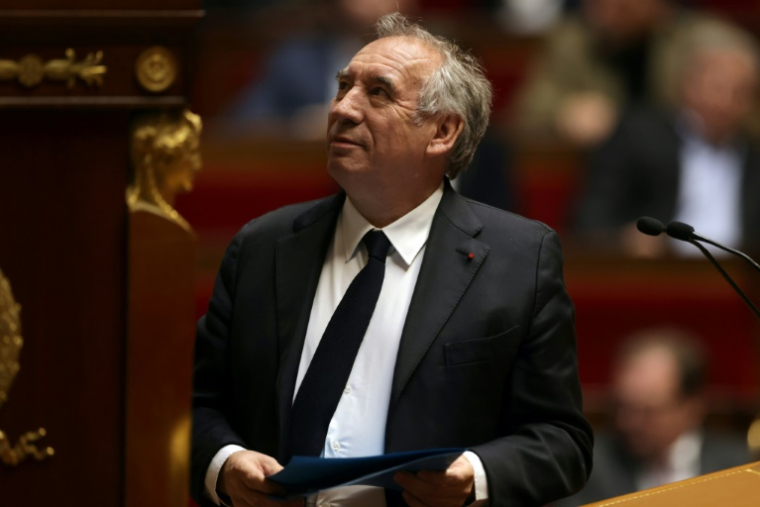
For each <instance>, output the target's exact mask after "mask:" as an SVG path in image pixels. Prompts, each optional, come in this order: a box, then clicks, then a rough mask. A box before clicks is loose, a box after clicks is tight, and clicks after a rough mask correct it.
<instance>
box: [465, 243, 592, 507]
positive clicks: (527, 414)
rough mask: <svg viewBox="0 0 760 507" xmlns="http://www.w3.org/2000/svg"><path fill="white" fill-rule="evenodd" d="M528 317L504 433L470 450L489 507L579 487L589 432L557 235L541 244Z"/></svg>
mask: <svg viewBox="0 0 760 507" xmlns="http://www.w3.org/2000/svg"><path fill="white" fill-rule="evenodd" d="M535 276H536V284H535V287H536V292H535V299H534V304H533V314H532V317H531V322H530V328H529V330H528V333H527V336H526V337H525V339H524V340H523V342H522V344H521V346H520V350H519V352H518V357H517V360H516V362H515V368H514V371H513V374H512V376H511V378H510V379H509V381H508V382H509V384H510V385H507V386H506V389H505V390H504V392H505V393H506V394H505V399H504V401H503V403H504V406H503V410H502V413H503V414H504V421H503V423H502V424H503V427H502V434H504V435H506V436H505V437H503V438H500V439H497V440H495V441H492V442H489V443H487V444H484V445H480V446H476V447H474V448H473V449H472V450H473V451H474V452H475V453H477V454H478V455H479V456H480V458H481V460H482V461H483V464H484V467H485V469H486V474H487V477H488V489H489V495H488V496H489V505H490V506H492V507H496V506H534V505H544V504H546V503H548V502H550V501H553V500H557V499H559V498H562V497H565V496H568V495H570V494H572V493H574V492H576V491H578V490H580V489H581V488H582V487H583V485H584V484H585V482H586V480H587V478H588V476H589V474H590V473H591V465H592V463H591V455H592V446H593V434H592V431H591V427H590V426H589V424H588V422H587V421H586V419H585V418H584V417H583V413H582V400H581V390H580V381H579V378H578V359H577V351H576V340H575V330H574V319H575V311H574V308H573V303H572V301H571V300H570V298H569V296H568V295H567V292H566V291H565V286H564V280H563V273H562V251H561V247H560V244H559V240H558V238H557V235H556V234H555V233H554V232H548V233H547V234H546V235H545V236H544V237H543V239H542V241H541V246H540V249H539V255H538V260H537V265H536V272H535Z"/></svg>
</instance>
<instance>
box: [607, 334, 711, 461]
mask: <svg viewBox="0 0 760 507" xmlns="http://www.w3.org/2000/svg"><path fill="white" fill-rule="evenodd" d="M678 382H679V375H678V366H677V364H676V361H675V358H674V357H673V354H672V353H671V352H670V351H669V350H668V349H666V348H664V347H657V348H650V349H646V350H643V351H641V352H639V353H638V354H636V355H635V356H633V357H630V358H628V359H627V360H625V361H624V363H623V364H622V365H621V366H620V368H619V370H618V372H617V374H616V375H615V379H614V391H615V397H616V402H617V411H616V414H615V425H616V427H617V430H618V431H619V433H620V435H621V437H622V438H623V441H624V442H625V444H626V446H627V447H628V449H629V450H630V451H631V452H632V453H633V454H634V455H637V456H639V457H640V458H642V459H647V460H652V459H653V460H657V459H662V458H663V457H664V455H665V453H666V452H667V451H668V449H669V447H670V446H671V445H672V444H673V442H675V440H676V439H677V438H678V437H679V436H680V435H681V434H683V433H685V432H687V431H689V430H691V429H693V428H694V427H696V426H697V425H698V424H699V422H700V420H699V418H700V412H699V407H698V406H697V405H698V402H697V401H696V400H691V399H685V398H683V397H682V396H681V395H680V393H679V388H678Z"/></svg>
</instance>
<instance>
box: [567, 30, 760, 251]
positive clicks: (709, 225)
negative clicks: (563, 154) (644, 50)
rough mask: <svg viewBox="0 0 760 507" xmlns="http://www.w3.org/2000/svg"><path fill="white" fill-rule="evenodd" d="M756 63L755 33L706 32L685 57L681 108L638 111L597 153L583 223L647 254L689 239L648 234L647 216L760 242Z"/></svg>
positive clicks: (727, 239) (585, 229)
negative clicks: (644, 230) (753, 125)
mask: <svg viewBox="0 0 760 507" xmlns="http://www.w3.org/2000/svg"><path fill="white" fill-rule="evenodd" d="M758 65H759V64H758V49H757V47H756V44H755V41H754V40H753V39H752V37H751V36H750V35H749V34H745V33H743V32H740V31H738V30H736V29H731V30H728V29H725V28H723V29H716V30H715V31H710V32H706V33H704V34H701V37H700V38H699V39H698V40H695V41H694V48H693V49H692V52H691V56H690V58H689V59H688V61H687V62H686V63H685V65H684V67H685V70H684V73H683V75H682V93H681V103H680V108H678V110H677V111H664V110H655V109H650V108H643V107H642V108H639V109H634V110H632V111H630V112H629V113H628V115H627V116H626V117H625V118H624V119H623V121H622V122H621V124H620V126H619V127H618V128H617V130H616V132H615V133H614V134H613V135H612V137H611V138H610V139H609V140H608V141H607V142H606V143H605V144H604V145H603V146H601V147H600V148H599V149H598V150H596V151H595V152H594V153H593V154H592V156H591V157H590V162H589V173H588V176H587V183H586V189H585V192H583V193H582V195H581V196H580V198H579V204H580V205H579V211H578V214H577V217H576V224H575V225H576V229H577V230H578V231H579V232H582V233H585V234H588V235H590V236H596V237H598V238H600V239H612V240H618V241H619V242H620V245H621V246H622V248H623V250H625V251H627V252H630V253H632V254H638V255H642V256H657V255H659V254H661V253H664V252H665V251H667V250H668V249H670V248H679V247H681V246H684V245H683V244H677V243H674V244H671V245H668V243H666V242H664V238H650V237H647V236H644V235H642V234H640V233H639V232H638V231H637V230H636V227H635V221H636V219H637V218H639V217H640V216H653V217H655V218H657V219H659V220H662V221H664V222H666V223H667V222H669V221H671V220H679V221H682V222H686V223H689V224H691V225H693V226H694V227H695V228H696V229H697V230H698V231H699V232H700V234H704V235H705V236H707V237H710V238H712V239H715V240H717V241H720V242H723V243H724V244H728V245H729V246H733V247H736V248H740V247H744V248H752V249H757V248H758V247H760V244H759V241H760V240H759V239H758V238H760V199H757V197H756V196H757V195H760V153H759V152H758V151H757V149H756V146H755V143H756V139H753V137H752V136H750V135H748V127H749V126H750V125H748V122H751V120H753V116H756V115H753V114H752V113H753V110H754V108H755V106H756V93H757V85H758V74H759V72H758ZM685 247H686V248H687V250H686V251H685V253H690V252H694V253H696V254H698V251H697V250H696V249H693V248H691V247H690V245H685Z"/></svg>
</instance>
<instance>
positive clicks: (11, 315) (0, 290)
mask: <svg viewBox="0 0 760 507" xmlns="http://www.w3.org/2000/svg"><path fill="white" fill-rule="evenodd" d="M23 346H24V338H23V337H22V336H21V305H19V304H18V303H17V302H16V300H15V299H14V298H13V292H12V291H11V284H10V282H9V281H8V279H7V278H6V277H5V275H3V271H2V270H0V408H2V406H3V404H5V402H6V401H7V400H8V392H9V391H10V390H11V386H12V385H13V381H14V380H16V375H18V372H19V370H20V369H21V366H20V365H19V355H20V354H21V348H22V347H23ZM45 435H46V431H45V428H40V429H39V430H37V431H29V432H27V433H25V434H24V435H23V436H22V437H21V438H20V439H19V441H18V443H17V444H16V445H13V446H12V445H11V443H10V441H9V440H8V438H7V437H6V436H5V433H3V432H2V431H0V462H2V463H4V464H6V465H11V466H16V465H18V464H19V463H21V462H22V461H24V459H26V458H27V457H32V458H34V459H37V460H43V459H45V458H48V457H50V456H53V455H54V454H55V451H54V450H53V448H52V447H46V448H44V449H38V448H37V446H36V445H35V442H37V441H38V440H40V439H41V438H42V437H44V436H45Z"/></svg>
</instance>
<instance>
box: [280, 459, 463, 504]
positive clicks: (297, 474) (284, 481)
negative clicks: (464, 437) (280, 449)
mask: <svg viewBox="0 0 760 507" xmlns="http://www.w3.org/2000/svg"><path fill="white" fill-rule="evenodd" d="M464 451H465V450H464V449H428V450H424V451H409V452H398V453H393V454H382V455H380V456H368V457H365V458H314V457H306V456H294V457H293V459H291V460H290V461H289V462H288V464H287V466H285V468H283V469H282V470H280V471H279V472H278V473H276V474H274V475H272V476H270V477H269V478H268V479H269V480H270V481H272V482H274V483H276V484H279V485H280V486H282V487H283V488H284V490H285V492H286V498H295V497H301V496H308V495H310V494H312V493H316V492H318V491H324V490H326V489H332V488H337V487H341V486H354V485H364V486H377V487H380V488H387V489H394V490H396V491H400V490H401V488H400V487H399V486H398V484H396V482H395V481H394V480H393V476H394V475H395V474H396V473H397V472H400V471H402V470H406V471H409V472H417V471H419V470H446V469H447V468H448V467H449V465H451V463H453V462H454V461H455V460H456V459H457V458H458V457H459V456H461V455H462V453H463V452H464Z"/></svg>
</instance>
